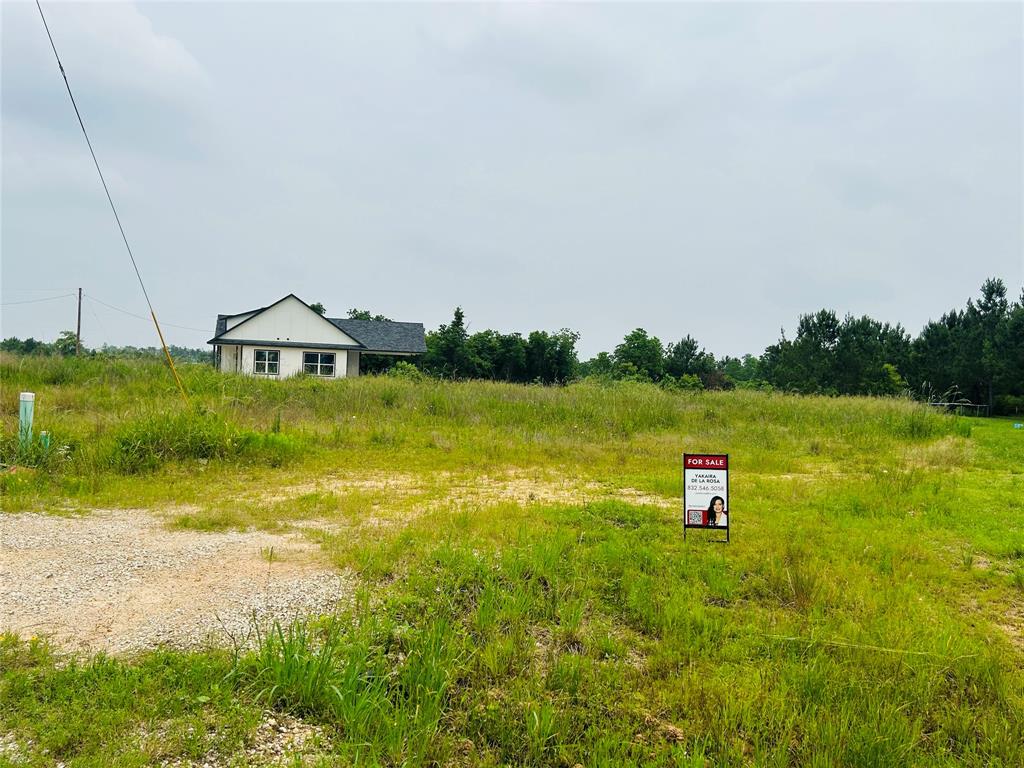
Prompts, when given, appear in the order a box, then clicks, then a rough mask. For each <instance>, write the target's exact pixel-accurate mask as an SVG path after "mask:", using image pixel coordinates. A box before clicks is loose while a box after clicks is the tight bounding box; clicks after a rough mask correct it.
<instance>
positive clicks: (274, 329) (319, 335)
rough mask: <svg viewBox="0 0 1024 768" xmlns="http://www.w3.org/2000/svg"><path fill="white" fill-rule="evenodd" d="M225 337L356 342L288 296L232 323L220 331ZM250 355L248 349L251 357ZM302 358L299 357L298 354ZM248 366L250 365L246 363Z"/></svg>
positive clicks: (332, 342)
mask: <svg viewBox="0 0 1024 768" xmlns="http://www.w3.org/2000/svg"><path fill="white" fill-rule="evenodd" d="M221 338H224V339H238V340H240V341H241V340H246V339H252V340H254V341H255V340H259V341H297V342H301V343H303V344H337V345H339V346H343V345H351V346H359V344H358V342H356V340H355V339H353V338H352V337H351V336H349V335H348V334H346V333H343V332H342V331H341V330H340V329H339V328H337V327H335V326H334V325H332V324H331V323H330V321H328V320H326V319H324V318H323V317H321V316H320V315H318V314H317V313H316V312H314V311H313V310H311V309H310V308H309V307H307V306H305V305H304V304H303V303H302V302H301V301H299V300H298V299H296V298H294V297H293V296H289V297H288V298H286V299H284V300H283V301H282V302H280V303H279V304H275V305H274V306H272V307H270V308H269V309H267V310H265V311H263V312H262V313H260V314H259V315H255V316H252V317H251V318H250V319H248V320H246V321H245V322H240V323H237V324H235V325H234V326H233V327H231V328H229V329H228V330H227V331H225V332H224V333H223V334H221ZM251 355H252V352H251V349H250V357H251ZM300 359H301V357H300ZM249 368H250V370H251V369H252V366H251V365H250V366H249Z"/></svg>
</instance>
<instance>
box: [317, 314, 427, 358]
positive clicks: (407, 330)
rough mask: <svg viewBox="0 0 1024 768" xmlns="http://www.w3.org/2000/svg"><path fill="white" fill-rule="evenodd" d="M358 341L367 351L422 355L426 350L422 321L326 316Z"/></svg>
mask: <svg viewBox="0 0 1024 768" xmlns="http://www.w3.org/2000/svg"><path fill="white" fill-rule="evenodd" d="M327 319H328V320H330V321H331V322H332V323H334V325H336V326H337V327H338V328H340V329H341V330H342V331H344V332H345V333H347V334H348V335H349V336H351V337H352V338H353V339H355V340H356V341H358V342H359V343H360V344H362V345H363V346H364V347H366V350H367V351H368V352H405V353H407V354H414V355H422V354H423V353H424V352H426V351H427V344H426V341H425V340H424V337H423V323H396V322H394V321H392V320H349V319H347V318H337V317H329V318H327Z"/></svg>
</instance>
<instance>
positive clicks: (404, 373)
mask: <svg viewBox="0 0 1024 768" xmlns="http://www.w3.org/2000/svg"><path fill="white" fill-rule="evenodd" d="M387 375H388V376H394V377H396V378H399V379H408V380H409V381H423V380H424V379H425V378H426V375H425V374H424V373H423V371H421V370H420V369H419V368H417V367H416V366H415V365H413V364H412V363H407V362H406V361H405V360H399V361H398V362H397V363H395V364H394V365H392V366H391V369H390V370H389V371H388V372H387Z"/></svg>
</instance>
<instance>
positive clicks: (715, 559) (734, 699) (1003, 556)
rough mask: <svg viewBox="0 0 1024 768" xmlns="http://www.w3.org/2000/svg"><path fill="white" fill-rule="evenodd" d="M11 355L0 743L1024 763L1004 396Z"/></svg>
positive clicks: (196, 752)
mask: <svg viewBox="0 0 1024 768" xmlns="http://www.w3.org/2000/svg"><path fill="white" fill-rule="evenodd" d="M2 363H3V370H2V374H3V380H4V392H3V403H2V405H3V427H4V435H3V445H2V448H3V459H2V460H3V461H4V462H5V463H7V464H9V465H13V464H15V463H17V464H19V465H20V466H19V468H18V469H16V470H15V471H13V472H12V471H10V470H8V471H5V472H4V474H3V480H2V483H3V485H2V490H3V509H4V515H3V517H0V531H2V535H3V537H4V540H3V541H0V574H2V577H3V580H4V593H5V594H4V596H3V597H2V598H0V608H2V613H0V616H2V617H3V620H4V622H5V624H7V626H8V628H10V629H19V632H18V635H19V637H15V636H14V635H13V634H9V635H7V636H6V637H5V639H4V640H3V641H2V644H0V765H5V764H17V765H22V764H27V765H55V764H57V763H58V762H59V763H63V764H65V765H83V766H84V765H96V766H99V765H104V766H106V765H123V766H135V765H147V764H155V765H190V764H194V765H204V764H210V765H262V764H280V765H296V764H307V765H430V764H444V765H503V764H508V765H536V766H543V765H566V766H573V765H576V764H581V765H588V766H589V765H629V764H632V765H702V764H705V765H812V764H818V765H837V764H841V765H863V766H878V765H893V766H903V765H943V764H945V765H986V766H989V765H1005V766H1016V765H1020V764H1022V763H1024V748H1022V744H1024V717H1022V708H1024V703H1022V702H1024V699H1022V696H1024V671H1022V670H1024V639H1022V638H1024V635H1022V632H1024V607H1022V606H1024V525H1022V523H1024V431H1022V430H1014V429H1013V428H1012V424H1011V423H1010V422H1007V421H1003V420H963V419H955V418H952V417H946V416H941V415H938V414H934V413H929V412H926V411H925V410H923V409H922V408H920V407H919V406H916V405H914V404H912V403H909V402H902V401H889V400H870V399H826V398H796V397H789V396H783V395H778V394H767V393H759V392H738V391H737V392H726V393H708V394H688V395H682V394H671V393H666V392H663V391H660V390H658V389H657V388H654V387H651V386H646V385H639V384H636V385H632V384H620V385H617V386H608V387H603V386H598V385H595V384H577V385H572V386H569V387H566V388H560V389H559V388H540V387H518V386H505V385H500V384H483V383H468V384H453V383H444V382H432V381H408V380H401V379H393V378H379V379H371V378H367V379H361V380H356V381H341V382H332V383H325V382H320V381H315V380H310V379H305V380H297V381H289V382H269V381H256V380H252V379H244V378H234V377H225V376H220V375H217V374H215V373H214V372H212V371H210V370H208V369H205V368H201V367H193V368H187V369H186V371H185V381H186V385H187V387H188V389H189V391H190V396H191V400H192V402H191V403H190V404H189V406H188V407H187V408H186V407H184V406H182V405H179V404H178V403H176V402H175V401H174V399H173V398H174V397H175V393H174V390H173V385H172V383H171V382H170V381H169V380H168V379H167V377H166V374H165V373H164V371H163V370H162V369H161V368H160V367H159V366H157V365H153V364H149V363H125V362H104V361H98V360H82V361H62V360H33V359H24V358H12V357H5V358H3V361H2ZM24 389H28V390H32V391H35V392H36V393H37V409H38V412H37V425H36V428H37V430H38V429H47V430H49V431H51V432H52V433H53V435H54V441H53V445H52V447H51V450H50V451H49V452H47V453H44V452H43V451H42V450H41V449H38V448H37V449H35V450H33V451H32V452H30V453H28V454H23V455H20V456H19V455H18V451H17V447H16V442H15V440H14V432H15V428H16V419H17V416H16V413H17V410H16V409H17V402H16V401H17V392H18V391H19V390H24ZM683 450H691V451H728V452H729V453H730V454H731V457H732V470H733V477H732V484H731V485H732V487H731V495H732V499H731V501H732V504H731V506H732V514H731V516H730V517H731V522H732V524H733V531H732V539H733V541H732V544H730V545H728V546H725V545H721V544H717V543H713V542H712V541H710V539H711V536H709V535H707V534H704V535H701V534H700V533H697V534H696V535H692V536H690V537H689V539H688V541H687V542H685V543H684V542H683V541H682V536H681V530H680V515H679V511H678V494H679V489H680V477H679V475H680V467H679V463H680V453H681V452H682V451H683ZM296 614H298V615H300V616H302V617H303V618H304V621H299V622H295V623H292V622H291V621H290V620H291V618H292V616H294V615H296ZM33 617H34V618H36V619H37V620H36V621H35V622H33V621H30V619H31V618H33ZM274 618H277V619H281V620H283V624H281V625H280V629H279V631H277V632H268V631H267V626H268V622H271V621H272V620H273V619H274ZM253 621H254V622H255V624H253V623H252V622H253ZM35 625H38V626H35ZM243 627H244V629H245V630H246V631H248V630H249V629H250V628H251V627H256V628H258V630H259V631H255V630H254V631H253V632H252V633H250V634H249V636H248V640H249V644H248V646H245V647H240V648H238V649H237V651H236V650H235V647H236V646H237V645H238V644H239V643H240V642H241V639H242V636H243V635H244V634H245V632H243ZM232 638H234V642H233V640H232ZM211 643H213V644H215V645H217V646H219V647H211V646H210V644H211ZM76 649H77V650H76ZM98 650H107V651H110V652H113V653H114V654H115V656H114V657H108V656H104V655H95V651H98Z"/></svg>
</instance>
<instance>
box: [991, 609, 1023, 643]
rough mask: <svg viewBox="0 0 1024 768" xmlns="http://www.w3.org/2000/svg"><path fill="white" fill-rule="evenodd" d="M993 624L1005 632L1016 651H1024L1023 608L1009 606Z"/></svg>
mask: <svg viewBox="0 0 1024 768" xmlns="http://www.w3.org/2000/svg"><path fill="white" fill-rule="evenodd" d="M995 625H996V626H997V627H999V629H1001V630H1002V631H1003V632H1004V633H1005V634H1006V636H1007V638H1009V640H1010V642H1011V643H1012V644H1013V646H1014V647H1015V648H1016V649H1017V650H1018V651H1022V652H1024V608H1016V607H1014V608H1010V609H1009V610H1008V611H1006V613H1005V614H1004V615H1003V617H1002V620H1001V621H996V622H995Z"/></svg>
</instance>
